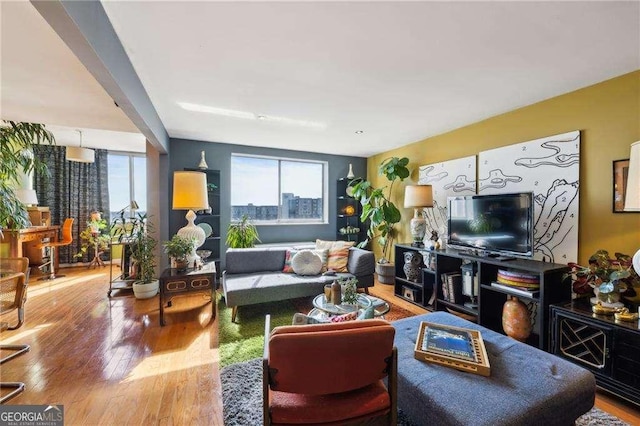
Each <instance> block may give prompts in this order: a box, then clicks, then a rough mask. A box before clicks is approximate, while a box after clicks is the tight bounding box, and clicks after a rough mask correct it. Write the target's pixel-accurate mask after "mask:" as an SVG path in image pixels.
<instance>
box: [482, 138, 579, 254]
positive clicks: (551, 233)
mask: <svg viewBox="0 0 640 426" xmlns="http://www.w3.org/2000/svg"><path fill="white" fill-rule="evenodd" d="M579 166H580V132H579V131H577V130H576V131H573V132H568V133H563V134H560V135H555V136H549V137H545V138H541V139H536V140H532V141H528V142H523V143H518V144H514V145H509V146H505V147H502V148H496V149H492V150H489V151H483V152H481V153H480V154H479V156H478V193H479V194H481V195H483V194H499V193H510V192H526V191H532V192H533V194H534V198H535V226H534V250H535V254H534V258H536V259H540V260H541V259H543V257H544V258H546V259H547V260H550V261H552V262H557V263H567V262H576V261H577V259H578V205H579V188H580V182H579Z"/></svg>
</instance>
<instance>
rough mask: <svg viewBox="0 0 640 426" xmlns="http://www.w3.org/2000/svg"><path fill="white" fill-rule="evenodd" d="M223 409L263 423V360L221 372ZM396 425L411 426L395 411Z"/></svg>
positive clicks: (601, 420) (594, 425) (592, 421)
mask: <svg viewBox="0 0 640 426" xmlns="http://www.w3.org/2000/svg"><path fill="white" fill-rule="evenodd" d="M220 380H221V382H222V406H223V415H224V424H225V426H252V425H261V424H262V358H257V359H252V360H249V361H246V362H241V363H237V364H232V365H229V366H227V367H224V368H223V369H222V370H221V371H220ZM398 425H402V426H420V425H414V424H413V423H411V422H410V421H409V420H408V419H407V418H406V417H405V416H404V414H403V413H402V412H401V411H400V412H398ZM576 426H629V425H628V424H627V423H625V422H623V421H622V420H620V419H618V418H617V417H615V416H612V415H611V414H608V413H605V412H604V411H602V410H599V409H597V408H593V409H591V411H589V412H587V413H586V414H584V415H582V416H581V417H579V418H578V420H576Z"/></svg>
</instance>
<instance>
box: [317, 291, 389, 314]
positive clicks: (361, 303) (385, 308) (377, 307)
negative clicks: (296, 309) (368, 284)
mask: <svg viewBox="0 0 640 426" xmlns="http://www.w3.org/2000/svg"><path fill="white" fill-rule="evenodd" d="M374 302H375V303H374ZM380 302H382V303H380ZM371 305H373V315H374V316H376V317H381V316H383V315H384V314H386V313H387V312H389V310H390V309H391V306H390V305H389V303H388V302H386V301H385V300H383V299H378V298H372V297H370V296H367V295H364V294H358V305H357V306H356V305H343V304H341V305H334V304H333V303H329V302H327V300H326V298H325V296H324V294H319V295H317V296H316V297H314V298H313V306H314V308H313V309H312V310H311V311H309V313H308V315H309V316H311V317H314V318H319V319H320V318H330V317H332V316H336V315H342V314H347V313H349V312H353V311H354V310H356V309H366V308H368V307H369V306H371Z"/></svg>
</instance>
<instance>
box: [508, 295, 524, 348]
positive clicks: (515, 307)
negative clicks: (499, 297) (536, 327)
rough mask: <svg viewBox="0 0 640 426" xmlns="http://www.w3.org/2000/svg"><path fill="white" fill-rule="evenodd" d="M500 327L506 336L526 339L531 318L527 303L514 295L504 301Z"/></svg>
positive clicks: (520, 339)
mask: <svg viewBox="0 0 640 426" xmlns="http://www.w3.org/2000/svg"><path fill="white" fill-rule="evenodd" d="M502 328H503V329H504V332H505V333H506V334H507V336H509V337H511V338H513V339H516V340H519V341H521V342H524V341H525V340H527V338H528V337H529V335H530V334H531V319H530V318H529V310H528V309H527V305H525V304H524V303H523V302H521V301H520V300H519V299H518V298H517V297H515V296H512V297H511V299H509V300H507V301H506V302H504V306H503V308H502Z"/></svg>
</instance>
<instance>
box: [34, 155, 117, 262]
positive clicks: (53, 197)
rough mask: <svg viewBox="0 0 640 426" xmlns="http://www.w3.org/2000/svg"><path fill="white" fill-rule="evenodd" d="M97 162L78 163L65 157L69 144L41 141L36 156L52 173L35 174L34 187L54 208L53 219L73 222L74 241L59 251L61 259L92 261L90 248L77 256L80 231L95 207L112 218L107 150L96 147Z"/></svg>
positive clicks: (40, 199)
mask: <svg viewBox="0 0 640 426" xmlns="http://www.w3.org/2000/svg"><path fill="white" fill-rule="evenodd" d="M95 153H96V161H95V163H78V162H75V161H67V160H66V159H65V147H63V146H48V145H37V146H35V147H34V154H35V156H36V158H38V159H40V160H41V161H43V162H45V163H46V164H47V166H48V168H49V172H50V173H51V176H49V177H46V176H34V189H35V190H36V194H37V195H38V204H39V205H40V206H47V207H49V210H50V211H51V223H52V224H54V225H61V226H62V223H63V222H64V220H65V219H66V218H68V217H72V218H74V219H75V221H74V223H73V243H71V245H68V246H63V247H60V249H59V250H58V251H57V255H58V256H59V257H58V258H59V260H60V263H76V262H89V261H90V260H91V258H93V251H92V250H90V251H89V253H87V254H86V255H85V256H84V257H82V258H76V257H74V256H75V254H76V253H78V252H79V251H80V246H81V242H80V238H79V235H80V232H82V230H84V229H85V228H86V227H87V222H88V221H89V216H90V215H91V212H92V211H99V212H104V213H106V214H103V215H102V217H103V218H106V219H107V221H108V220H109V178H108V176H109V174H108V170H107V167H108V166H107V164H108V162H107V155H108V154H107V150H105V149H96V150H95Z"/></svg>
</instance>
